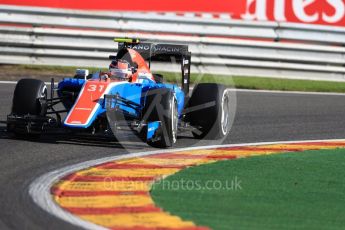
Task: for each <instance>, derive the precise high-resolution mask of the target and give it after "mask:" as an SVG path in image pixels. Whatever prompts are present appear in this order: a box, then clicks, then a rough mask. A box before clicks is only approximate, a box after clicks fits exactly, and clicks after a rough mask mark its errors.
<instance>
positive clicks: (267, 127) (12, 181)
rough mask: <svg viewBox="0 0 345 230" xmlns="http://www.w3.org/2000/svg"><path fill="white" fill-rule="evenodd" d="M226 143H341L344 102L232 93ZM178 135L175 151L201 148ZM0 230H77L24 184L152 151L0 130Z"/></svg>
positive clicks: (1, 98)
mask: <svg viewBox="0 0 345 230" xmlns="http://www.w3.org/2000/svg"><path fill="white" fill-rule="evenodd" d="M13 89H14V85H11V84H0V120H1V121H5V120H6V115H7V114H8V113H9V112H10V106H11V100H12V93H13ZM234 98H235V99H234V100H235V101H236V103H234V104H236V105H237V106H236V108H235V107H233V108H232V109H233V112H235V119H234V123H233V126H232V129H231V133H230V136H229V137H228V138H227V139H226V140H225V141H224V144H229V143H250V142H263V141H265V142H266V141H290V140H306V139H310V140H311V139H332V138H345V119H344V118H345V96H334V95H303V94H285V93H284V94H279V93H257V92H236V95H234ZM206 144H209V143H208V142H198V141H196V140H194V139H193V138H191V136H190V135H183V136H182V137H180V138H179V140H178V145H177V147H187V146H196V145H206ZM0 145H1V160H0V186H1V189H0V207H1V208H0V229H77V228H76V227H75V226H72V225H69V224H67V223H65V222H63V221H61V220H59V219H57V218H55V217H53V216H50V215H49V214H47V213H45V212H44V211H42V210H41V209H40V208H39V207H37V206H35V204H34V203H33V201H32V200H31V198H30V197H29V195H28V186H29V184H30V183H31V182H32V181H33V180H34V179H35V178H37V177H38V176H40V175H42V174H44V173H46V172H48V171H51V170H54V169H58V168H61V167H63V166H67V165H71V164H74V163H79V162H82V161H86V160H91V159H97V158H101V157H106V156H114V155H120V154H126V153H128V152H129V151H130V152H132V151H143V150H152V148H149V147H148V146H146V145H145V144H140V143H133V144H131V145H129V146H127V147H126V148H125V149H124V148H122V147H121V145H119V144H118V143H115V142H109V141H101V140H99V139H90V138H85V137H78V138H70V137H66V136H64V135H58V136H56V137H55V136H50V135H47V136H45V137H43V138H42V139H40V140H38V141H25V140H15V139H13V138H11V137H10V136H8V134H7V133H6V132H5V125H4V124H1V126H0Z"/></svg>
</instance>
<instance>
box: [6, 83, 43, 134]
mask: <svg viewBox="0 0 345 230" xmlns="http://www.w3.org/2000/svg"><path fill="white" fill-rule="evenodd" d="M46 99H47V86H46V84H45V83H44V82H43V81H41V80H36V79H21V80H19V81H18V83H17V85H16V88H15V90H14V94H13V101H12V111H11V115H13V116H16V117H24V116H34V117H44V116H46V113H47V107H46V106H45V104H44V103H43V104H42V101H44V100H46ZM7 131H8V132H13V133H14V134H15V135H16V136H18V137H24V136H25V137H29V136H30V137H38V136H39V135H40V133H39V132H36V133H35V134H33V133H30V132H29V131H28V129H27V124H24V123H23V122H20V123H17V122H14V123H11V124H9V121H8V125H7Z"/></svg>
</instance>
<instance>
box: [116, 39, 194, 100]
mask: <svg viewBox="0 0 345 230" xmlns="http://www.w3.org/2000/svg"><path fill="white" fill-rule="evenodd" d="M114 41H115V42H118V43H119V47H118V50H119V51H120V50H123V49H127V48H129V49H133V50H135V51H137V52H138V53H139V54H140V55H141V56H142V57H143V58H144V59H145V60H147V61H148V62H149V66H150V67H151V62H152V61H161V62H171V61H176V62H178V63H180V64H181V74H182V81H181V88H182V90H183V91H184V93H185V94H186V95H188V93H189V84H190V67H191V56H192V53H191V52H189V51H188V46H187V45H175V44H155V43H146V42H143V43H141V42H140V41H139V39H128V38H120V39H114Z"/></svg>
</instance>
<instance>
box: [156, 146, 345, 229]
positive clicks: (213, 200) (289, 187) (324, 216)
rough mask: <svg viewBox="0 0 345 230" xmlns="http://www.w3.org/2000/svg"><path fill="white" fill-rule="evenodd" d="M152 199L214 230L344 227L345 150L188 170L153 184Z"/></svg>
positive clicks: (271, 156) (249, 159) (175, 213)
mask: <svg viewBox="0 0 345 230" xmlns="http://www.w3.org/2000/svg"><path fill="white" fill-rule="evenodd" d="M151 195H152V197H153V199H154V201H155V203H156V204H157V205H158V206H160V207H162V208H163V209H164V210H166V211H168V212H170V213H172V214H174V215H178V216H180V217H182V218H183V219H185V220H192V221H194V222H195V223H196V224H198V225H200V226H208V227H211V228H212V229H224V230H225V229H237V230H241V229H263V230H267V229H344V226H345V149H337V150H321V151H305V152H299V153H286V154H279V155H270V156H258V157H250V158H241V159H237V160H228V161H220V162H217V163H212V164H207V165H201V166H198V167H192V168H188V169H185V170H182V171H180V172H178V173H177V174H175V175H172V176H170V177H167V178H166V179H164V180H162V181H160V182H157V183H156V184H154V186H153V189H152V191H151Z"/></svg>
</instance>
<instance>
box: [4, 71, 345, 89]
mask: <svg viewBox="0 0 345 230" xmlns="http://www.w3.org/2000/svg"><path fill="white" fill-rule="evenodd" d="M75 69H77V67H61V66H40V65H16V66H15V67H14V66H11V65H0V78H2V79H3V80H5V79H6V76H11V79H12V80H14V76H16V75H17V76H20V77H23V76H28V75H29V76H30V77H35V76H36V78H44V80H47V79H46V78H50V77H53V76H56V77H57V78H58V79H60V78H63V77H71V76H73V75H74V73H75ZM88 69H89V70H90V72H96V71H98V70H99V68H88ZM103 70H105V69H103ZM160 73H161V74H163V75H164V79H165V81H166V82H171V83H180V81H181V75H180V74H179V73H168V72H160ZM200 82H216V83H222V84H225V85H228V86H231V87H234V88H239V89H259V90H284V91H306V92H337V93H345V82H330V81H310V80H294V79H277V78H261V77H255V76H253V77H243V76H224V75H217V76H214V75H210V74H204V75H202V76H201V77H200V76H199V75H197V74H192V75H191V83H192V84H196V83H200Z"/></svg>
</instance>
